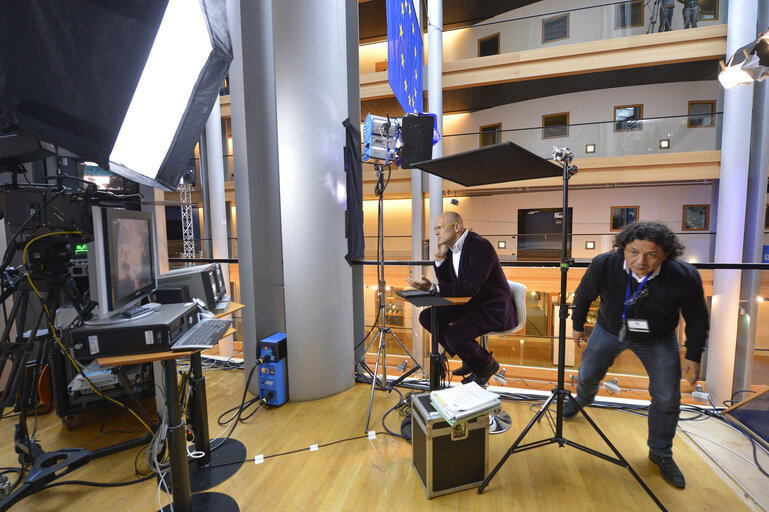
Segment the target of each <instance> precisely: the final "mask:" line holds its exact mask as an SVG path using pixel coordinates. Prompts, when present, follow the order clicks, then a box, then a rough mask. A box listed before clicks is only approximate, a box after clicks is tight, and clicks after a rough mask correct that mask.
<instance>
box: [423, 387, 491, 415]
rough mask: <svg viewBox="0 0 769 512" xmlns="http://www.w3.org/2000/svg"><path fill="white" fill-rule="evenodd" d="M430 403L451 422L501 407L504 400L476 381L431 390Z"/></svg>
mask: <svg viewBox="0 0 769 512" xmlns="http://www.w3.org/2000/svg"><path fill="white" fill-rule="evenodd" d="M430 403H432V404H433V407H435V410H436V411H438V413H439V414H440V415H441V416H443V418H444V419H445V420H446V421H447V422H448V423H449V425H454V423H456V422H458V421H464V420H469V419H472V418H475V417H477V416H480V415H482V414H487V413H489V412H491V411H493V410H494V409H497V408H499V406H500V405H501V403H502V402H500V400H499V397H498V396H497V395H496V394H495V393H492V392H491V391H488V390H485V389H483V388H482V387H481V386H479V385H478V384H477V383H475V382H470V383H468V384H463V385H461V386H454V387H450V388H446V389H439V390H436V391H431V392H430Z"/></svg>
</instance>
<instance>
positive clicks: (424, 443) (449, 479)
mask: <svg viewBox="0 0 769 512" xmlns="http://www.w3.org/2000/svg"><path fill="white" fill-rule="evenodd" d="M411 447H412V450H413V465H414V469H415V470H416V472H417V476H418V477H419V481H420V482H421V483H422V487H424V489H425V493H426V494H427V497H428V498H433V497H435V496H441V495H443V494H449V493H452V492H457V491H462V490H465V489H471V488H473V487H479V486H480V485H481V483H483V480H484V479H485V478H486V470H487V466H488V460H489V415H488V414H483V415H481V416H478V417H477V418H473V419H471V420H468V421H464V422H458V423H456V424H455V425H454V426H453V427H452V426H451V425H449V423H448V422H447V421H446V420H445V419H443V417H442V416H441V415H440V414H438V411H436V410H435V408H433V406H432V404H431V403H430V394H429V393H425V394H421V395H414V396H413V398H412V403H411Z"/></svg>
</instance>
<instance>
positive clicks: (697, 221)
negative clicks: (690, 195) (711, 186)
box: [681, 204, 710, 231]
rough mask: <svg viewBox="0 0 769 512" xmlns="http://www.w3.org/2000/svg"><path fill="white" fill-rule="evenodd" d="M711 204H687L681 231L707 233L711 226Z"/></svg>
mask: <svg viewBox="0 0 769 512" xmlns="http://www.w3.org/2000/svg"><path fill="white" fill-rule="evenodd" d="M709 221H710V205H709V204H685V205H684V211H683V220H682V222H681V229H682V230H683V231H706V230H707V229H708V225H709V224H710V222H709Z"/></svg>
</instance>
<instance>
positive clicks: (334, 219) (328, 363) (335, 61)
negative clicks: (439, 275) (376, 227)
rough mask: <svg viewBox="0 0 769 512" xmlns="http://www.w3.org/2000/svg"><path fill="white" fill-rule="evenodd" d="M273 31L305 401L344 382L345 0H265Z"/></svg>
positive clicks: (349, 322) (293, 384)
mask: <svg viewBox="0 0 769 512" xmlns="http://www.w3.org/2000/svg"><path fill="white" fill-rule="evenodd" d="M273 34H274V44H275V83H276V86H277V87H276V104H277V114H278V151H279V155H280V204H281V228H282V233H283V237H282V243H283V279H284V294H285V301H286V333H287V334H288V340H289V343H290V346H289V347H288V366H289V390H290V395H291V399H292V400H312V399H316V398H321V397H324V396H328V395H331V394H334V393H338V392H341V391H344V390H345V389H348V388H350V387H351V386H352V385H353V383H354V380H353V350H352V348H353V344H352V340H353V327H352V326H353V319H352V310H353V305H352V297H351V293H350V290H351V289H352V276H351V271H350V267H349V266H348V265H347V263H346V262H345V259H344V256H345V253H346V251H347V243H346V241H345V237H344V234H345V233H344V231H345V205H346V198H345V194H344V191H345V174H344V155H343V148H344V145H345V131H344V127H343V126H342V121H344V120H345V119H346V118H347V117H348V104H347V94H348V93H347V88H348V81H347V48H346V8H345V0H326V1H324V2H318V1H317V0H280V1H275V2H273ZM276 229H277V226H276Z"/></svg>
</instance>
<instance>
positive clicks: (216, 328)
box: [171, 318, 232, 350]
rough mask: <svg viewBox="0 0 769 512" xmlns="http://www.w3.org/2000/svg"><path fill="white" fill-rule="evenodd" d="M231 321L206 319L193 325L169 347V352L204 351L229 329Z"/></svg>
mask: <svg viewBox="0 0 769 512" xmlns="http://www.w3.org/2000/svg"><path fill="white" fill-rule="evenodd" d="M231 324H232V320H225V319H218V318H206V319H204V320H201V321H199V322H198V323H196V324H195V325H193V326H192V327H191V328H190V330H189V331H187V332H185V333H184V334H182V336H181V337H180V338H179V339H178V340H176V343H174V344H173V345H171V350H196V349H200V350H205V349H208V348H211V347H213V346H214V345H216V344H217V343H219V340H220V339H222V336H224V333H225V332H227V329H229V328H230V325H231Z"/></svg>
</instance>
